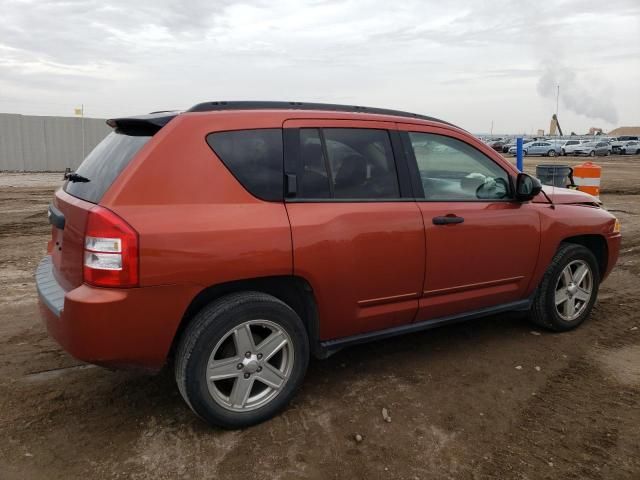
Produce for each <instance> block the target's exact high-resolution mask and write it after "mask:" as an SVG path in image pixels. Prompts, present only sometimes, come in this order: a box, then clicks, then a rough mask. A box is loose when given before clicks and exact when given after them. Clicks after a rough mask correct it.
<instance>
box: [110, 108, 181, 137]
mask: <svg viewBox="0 0 640 480" xmlns="http://www.w3.org/2000/svg"><path fill="white" fill-rule="evenodd" d="M179 113H180V112H177V111H167V112H153V113H150V114H148V115H136V116H134V117H122V118H110V119H109V120H107V125H109V126H110V127H111V128H113V129H114V130H115V131H116V132H119V133H124V134H126V135H149V136H151V135H154V134H155V133H157V132H158V130H160V129H161V128H162V127H164V126H165V125H166V124H167V123H169V122H170V121H171V120H172V119H173V118H175V117H176V116H177V115H178V114H179Z"/></svg>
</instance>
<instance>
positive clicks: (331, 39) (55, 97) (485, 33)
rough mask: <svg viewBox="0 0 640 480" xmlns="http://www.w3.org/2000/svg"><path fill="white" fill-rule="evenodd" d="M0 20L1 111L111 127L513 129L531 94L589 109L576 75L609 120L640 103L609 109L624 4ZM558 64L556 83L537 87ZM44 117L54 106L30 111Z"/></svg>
mask: <svg viewBox="0 0 640 480" xmlns="http://www.w3.org/2000/svg"><path fill="white" fill-rule="evenodd" d="M0 11H2V16H3V21H2V22H0V111H3V110H8V109H11V110H13V111H15V110H16V109H19V110H20V111H21V112H22V113H49V114H51V113H54V114H55V113H64V112H67V111H70V110H69V107H68V105H73V104H75V103H80V102H83V103H85V104H87V105H88V111H93V112H94V114H95V115H100V116H109V115H116V114H123V113H140V112H144V111H145V110H157V109H161V108H165V107H167V108H169V107H170V108H173V107H181V108H188V107H189V106H190V105H191V104H192V103H197V102H199V101H204V100H212V99H260V98H264V99H293V100H318V101H334V102H337V101H341V102H346V103H358V104H371V105H373V106H385V107H395V108H403V109H409V110H416V111H419V112H422V113H426V114H434V115H438V116H442V117H444V118H449V119H451V120H453V121H458V122H460V123H462V124H463V126H465V128H468V129H472V130H473V129H478V128H480V126H481V125H484V124H487V123H489V122H488V121H487V118H488V117H491V118H496V119H497V118H503V119H504V120H503V122H504V123H505V124H506V125H509V126H510V127H509V128H518V129H521V128H524V127H525V126H526V127H527V128H528V127H529V125H530V123H531V122H532V121H534V120H529V119H531V118H533V119H537V118H544V123H546V122H547V119H548V114H549V113H550V112H549V111H548V105H549V103H548V101H547V98H548V94H547V93H543V96H542V98H541V97H539V96H538V92H539V88H538V84H540V83H542V84H543V87H544V85H545V84H546V83H547V82H551V83H553V82H557V81H560V82H561V84H563V87H562V88H563V93H564V91H565V89H564V84H565V83H566V84H567V90H566V91H567V94H569V92H570V89H569V86H570V85H575V86H576V87H575V89H574V92H575V95H578V96H579V98H587V97H586V96H585V95H591V96H595V100H599V99H601V94H602V93H603V92H600V90H597V91H595V90H594V89H593V88H592V85H591V84H586V85H585V83H584V81H583V79H584V78H587V76H590V78H591V77H594V78H597V77H602V78H601V79H600V80H597V81H596V83H597V84H602V85H605V86H606V87H603V89H604V88H606V89H607V90H608V91H607V92H604V98H606V99H607V100H608V101H610V102H612V103H613V104H614V105H613V107H612V108H609V107H608V108H609V109H608V111H609V112H615V110H617V111H618V116H619V117H620V118H621V120H623V121H631V122H632V121H633V120H627V119H630V118H633V116H634V115H635V116H636V117H640V112H639V111H638V110H639V109H640V107H639V106H638V105H640V101H638V102H636V105H635V106H633V105H628V104H629V103H630V102H628V101H627V102H623V100H625V99H627V100H628V93H629V92H634V91H637V89H635V88H634V87H633V84H634V82H636V81H640V78H638V76H639V75H640V72H639V70H640V66H639V65H638V62H637V58H638V57H639V56H640V45H639V42H637V39H638V37H639V36H640V30H639V29H640V22H639V21H638V18H640V3H638V2H637V0H610V1H609V2H608V3H607V7H606V9H604V8H602V6H601V2H596V1H591V0H586V1H584V0H583V1H578V0H569V1H559V0H548V1H546V2H542V3H540V2H536V3H535V4H532V3H530V2H515V1H514V2H509V1H506V0H498V1H488V0H452V1H450V2H441V1H419V0H409V1H406V2H388V1H386V0H339V1H338V0H327V1H322V0H313V1H306V2H305V1H301V0H281V1H276V0H269V1H267V0H244V1H241V2H237V1H232V0H223V1H215V2H212V1H210V0H191V1H188V0H183V1H175V0H137V1H136V2H131V1H129V0H110V1H108V2H104V1H101V0H100V1H99V0H65V1H47V0H0ZM558 59H561V61H559V62H557V63H559V64H561V65H564V67H563V69H562V70H561V71H551V72H548V71H547V70H548V68H547V65H550V64H551V62H552V61H554V60H558ZM610 66H615V71H617V72H621V71H622V72H624V75H622V76H621V75H614V74H613V72H614V70H613V69H612V68H609V67H610ZM568 69H570V70H571V72H573V74H570V73H567V70H568ZM596 70H597V71H596ZM538 77H540V79H539V80H537V78H538ZM547 77H549V78H547ZM578 87H579V88H578ZM540 88H542V87H540ZM542 91H543V92H546V88H542ZM589 98H590V99H591V97H589ZM561 99H563V100H564V99H565V98H564V95H561ZM566 100H567V101H570V97H567V98H566ZM549 101H551V99H549ZM616 102H617V103H616ZM53 103H59V104H60V105H64V106H61V107H60V109H59V110H56V109H55V108H54V107H53V106H52V107H51V108H49V109H46V108H44V107H43V106H44V105H47V104H51V105H53ZM551 103H554V104H555V102H553V101H551ZM20 105H22V108H20ZM513 105H518V106H519V111H517V112H516V111H515V110H514V109H512V106H513ZM16 106H18V107H16ZM567 106H568V107H569V106H571V108H572V109H573V111H574V112H575V118H572V119H571V121H573V122H574V123H577V124H580V125H582V126H586V125H587V122H589V120H588V118H589V116H593V115H597V116H598V118H602V119H605V121H607V122H610V121H612V119H614V118H615V116H611V114H610V113H609V114H605V115H606V117H603V116H602V115H601V113H602V111H604V110H603V109H602V105H599V104H598V103H597V102H596V107H595V108H592V107H589V108H586V107H585V108H582V107H580V104H579V102H577V103H576V104H575V105H574V104H567ZM605 110H606V109H605ZM594 112H595V113H594ZM606 118H608V120H606ZM563 120H564V117H563ZM567 120H569V119H567ZM535 122H539V123H541V121H540V120H535ZM578 128H579V127H576V129H578Z"/></svg>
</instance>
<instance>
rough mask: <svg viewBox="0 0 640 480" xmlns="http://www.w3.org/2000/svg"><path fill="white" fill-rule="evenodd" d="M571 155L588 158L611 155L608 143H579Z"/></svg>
mask: <svg viewBox="0 0 640 480" xmlns="http://www.w3.org/2000/svg"><path fill="white" fill-rule="evenodd" d="M573 153H574V154H575V155H588V156H590V157H595V156H596V155H600V156H604V155H611V145H609V142H587V143H581V144H580V145H578V146H577V148H576V149H575V150H574V152H573Z"/></svg>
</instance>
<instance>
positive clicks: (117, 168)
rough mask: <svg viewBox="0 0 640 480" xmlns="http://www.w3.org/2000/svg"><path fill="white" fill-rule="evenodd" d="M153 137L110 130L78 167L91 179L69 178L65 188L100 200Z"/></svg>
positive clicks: (82, 195)
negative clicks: (75, 179) (72, 179)
mask: <svg viewBox="0 0 640 480" xmlns="http://www.w3.org/2000/svg"><path fill="white" fill-rule="evenodd" d="M150 139H151V137H150V136H135V135H125V134H123V133H118V132H112V133H110V134H109V135H107V137H106V138H105V139H104V140H103V141H102V142H100V143H99V144H98V145H97V146H96V148H94V149H93V150H92V151H91V153H90V154H89V155H88V156H87V158H85V159H84V161H83V162H82V163H81V164H80V166H79V167H78V169H77V170H76V173H77V174H78V175H81V176H83V177H85V178H87V179H89V181H88V182H71V181H67V183H66V184H65V186H64V191H65V192H67V193H68V194H70V195H73V196H74V197H78V198H81V199H83V200H86V201H87V202H91V203H98V202H99V201H100V200H101V199H102V196H103V195H104V194H105V192H106V191H107V190H108V188H109V187H110V186H111V184H112V183H113V182H114V180H115V179H116V178H117V177H118V175H120V173H121V172H122V170H124V168H125V167H126V166H127V165H128V164H129V162H130V161H131V159H132V158H133V157H134V156H135V155H136V153H138V151H139V150H140V149H141V148H142V146H143V145H144V144H145V143H147V142H148V141H149V140H150Z"/></svg>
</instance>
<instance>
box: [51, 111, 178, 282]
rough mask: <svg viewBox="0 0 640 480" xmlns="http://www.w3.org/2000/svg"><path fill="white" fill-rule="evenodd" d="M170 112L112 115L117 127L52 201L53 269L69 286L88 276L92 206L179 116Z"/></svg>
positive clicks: (109, 122) (113, 123) (109, 121)
mask: <svg viewBox="0 0 640 480" xmlns="http://www.w3.org/2000/svg"><path fill="white" fill-rule="evenodd" d="M175 115H176V114H175V113H172V114H171V115H169V114H167V113H163V114H155V115H145V116H141V117H129V118H121V119H113V120H108V121H107V123H108V124H109V125H110V126H111V127H113V128H114V131H113V132H111V133H110V134H109V135H107V137H106V138H105V139H104V140H103V141H102V142H100V143H99V144H98V145H97V146H96V148H95V149H93V151H91V153H89V155H88V156H87V157H86V158H85V159H84V161H83V162H82V163H81V164H80V166H79V167H78V169H77V170H76V171H75V172H73V174H71V175H69V174H67V177H68V179H67V180H66V181H65V183H64V185H63V187H62V188H61V189H59V190H58V191H56V193H55V195H54V199H53V202H52V204H51V205H50V206H49V220H50V223H51V224H52V234H51V243H50V252H51V257H52V261H53V273H54V275H55V277H56V279H57V280H58V282H59V283H60V285H61V286H62V288H63V289H64V290H67V291H68V290H71V289H73V288H75V287H77V286H79V285H80V284H82V282H83V263H84V236H85V229H86V224H87V217H88V215H89V211H90V210H91V209H92V208H94V207H95V206H96V205H98V204H99V203H100V200H101V199H102V197H103V196H104V194H105V193H106V192H107V190H108V189H109V187H111V185H112V184H113V182H114V181H115V180H116V178H118V176H119V175H120V174H121V173H122V171H123V170H124V169H125V167H126V166H127V165H128V164H129V163H130V162H131V160H132V159H133V158H134V157H135V156H136V154H137V153H138V151H140V149H141V148H142V147H143V146H144V145H145V144H146V143H147V142H148V141H149V140H150V139H151V137H152V136H153V135H154V134H155V133H156V132H157V131H158V130H160V128H162V126H164V125H165V124H166V123H168V121H169V120H171V118H173V117H175Z"/></svg>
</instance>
